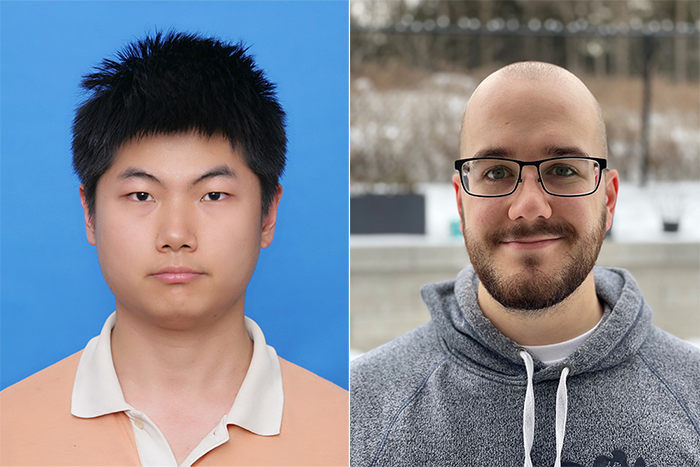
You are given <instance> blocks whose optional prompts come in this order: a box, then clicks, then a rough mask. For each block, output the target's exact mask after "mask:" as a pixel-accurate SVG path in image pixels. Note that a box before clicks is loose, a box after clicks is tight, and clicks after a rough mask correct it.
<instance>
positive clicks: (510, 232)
mask: <svg viewBox="0 0 700 467" xmlns="http://www.w3.org/2000/svg"><path fill="white" fill-rule="evenodd" d="M537 235H549V236H553V237H562V238H564V239H565V240H569V241H574V240H576V239H578V233H577V232H576V229H575V228H574V226H573V225H571V224H570V223H569V222H566V221H559V222H549V221H546V220H544V219H540V220H538V221H536V222H535V223H534V224H515V225H514V226H512V227H507V228H501V229H495V230H493V231H491V232H489V234H488V235H487V236H486V240H487V241H488V242H489V243H490V244H491V245H498V244H499V243H501V242H504V241H508V242H512V241H517V240H520V239H523V238H527V237H534V236H537Z"/></svg>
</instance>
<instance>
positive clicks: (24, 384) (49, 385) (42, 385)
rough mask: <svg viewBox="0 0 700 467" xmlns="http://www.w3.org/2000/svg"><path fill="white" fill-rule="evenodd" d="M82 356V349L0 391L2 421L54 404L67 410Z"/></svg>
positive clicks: (53, 405)
mask: <svg viewBox="0 0 700 467" xmlns="http://www.w3.org/2000/svg"><path fill="white" fill-rule="evenodd" d="M81 354H82V350H81V351H80V352H78V353H75V354H73V355H71V356H70V357H67V358H65V359H63V360H61V361H60V362H58V363H55V364H53V365H51V366H49V367H47V368H44V369H43V370H41V371H39V372H38V373H34V374H33V375H32V376H29V377H28V378H25V379H23V380H22V381H20V382H18V383H16V384H13V385H12V386H10V387H7V388H5V389H4V390H3V391H2V392H0V401H2V407H3V411H2V417H3V419H4V418H5V417H7V416H11V415H12V414H13V413H14V412H15V411H18V410H21V411H22V412H25V410H26V409H27V408H28V407H34V408H36V410H39V408H42V409H43V408H46V407H55V406H56V405H57V404H59V405H60V404H62V405H67V406H68V407H70V398H71V393H72V391H73V382H74V381H75V372H76V370H77V368H78V363H79V362H80V356H81ZM25 413H26V412H25Z"/></svg>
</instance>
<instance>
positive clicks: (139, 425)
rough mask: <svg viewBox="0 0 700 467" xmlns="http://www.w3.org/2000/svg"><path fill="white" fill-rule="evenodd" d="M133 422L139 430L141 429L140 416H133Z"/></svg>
mask: <svg viewBox="0 0 700 467" xmlns="http://www.w3.org/2000/svg"><path fill="white" fill-rule="evenodd" d="M134 423H135V424H136V426H137V427H139V429H140V430H143V421H142V420H141V419H140V418H135V419H134Z"/></svg>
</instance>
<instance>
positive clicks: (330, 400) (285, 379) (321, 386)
mask: <svg viewBox="0 0 700 467" xmlns="http://www.w3.org/2000/svg"><path fill="white" fill-rule="evenodd" d="M279 360H280V368H281V370H282V384H283V387H284V395H285V402H286V401H287V399H289V398H291V401H292V402H293V403H302V404H303V403H309V402H312V401H313V403H314V404H318V403H323V404H326V405H328V406H329V408H334V407H335V408H342V406H344V410H345V411H346V412H347V406H348V392H347V391H346V390H345V389H343V388H341V387H340V386H336V385H335V384H333V383H331V382H330V381H328V380H326V379H323V378H321V377H320V376H318V375H316V374H314V373H312V372H310V371H309V370H306V369H304V368H302V367H300V366H298V365H295V364H294V363H292V362H289V361H287V360H285V359H283V358H281V357H280V359H279ZM336 406H341V407H336Z"/></svg>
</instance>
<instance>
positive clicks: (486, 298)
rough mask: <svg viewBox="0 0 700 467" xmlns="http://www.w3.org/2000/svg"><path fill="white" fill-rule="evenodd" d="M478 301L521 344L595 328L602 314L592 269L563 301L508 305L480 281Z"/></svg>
mask: <svg viewBox="0 0 700 467" xmlns="http://www.w3.org/2000/svg"><path fill="white" fill-rule="evenodd" d="M478 301H479V307H481V310H482V312H483V313H484V316H486V318H488V319H489V321H491V323H492V324H493V325H494V326H495V327H496V329H498V330H499V331H501V333H502V334H503V335H505V336H506V337H508V338H509V339H511V340H512V341H514V342H516V343H518V344H520V345H549V344H556V343H559V342H564V341H567V340H570V339H573V338H574V337H577V336H580V335H581V334H583V333H585V332H586V331H589V330H591V329H593V328H594V327H595V325H596V324H598V322H599V321H600V319H601V318H602V317H603V306H602V304H601V303H600V301H599V300H598V297H597V295H596V293H595V282H594V279H593V271H591V272H590V274H588V277H587V278H586V280H584V281H583V283H582V284H581V285H580V286H579V287H578V289H576V290H575V291H574V293H572V294H571V295H569V297H567V298H566V299H565V300H564V301H562V302H561V303H559V304H557V305H555V306H553V307H551V308H547V309H544V310H537V311H534V312H524V311H521V310H512V309H508V308H505V307H504V306H503V305H501V304H500V303H499V302H497V301H496V300H495V299H494V298H493V297H492V296H491V294H489V293H488V291H487V290H486V289H485V288H484V286H483V285H482V284H481V282H479V291H478Z"/></svg>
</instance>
